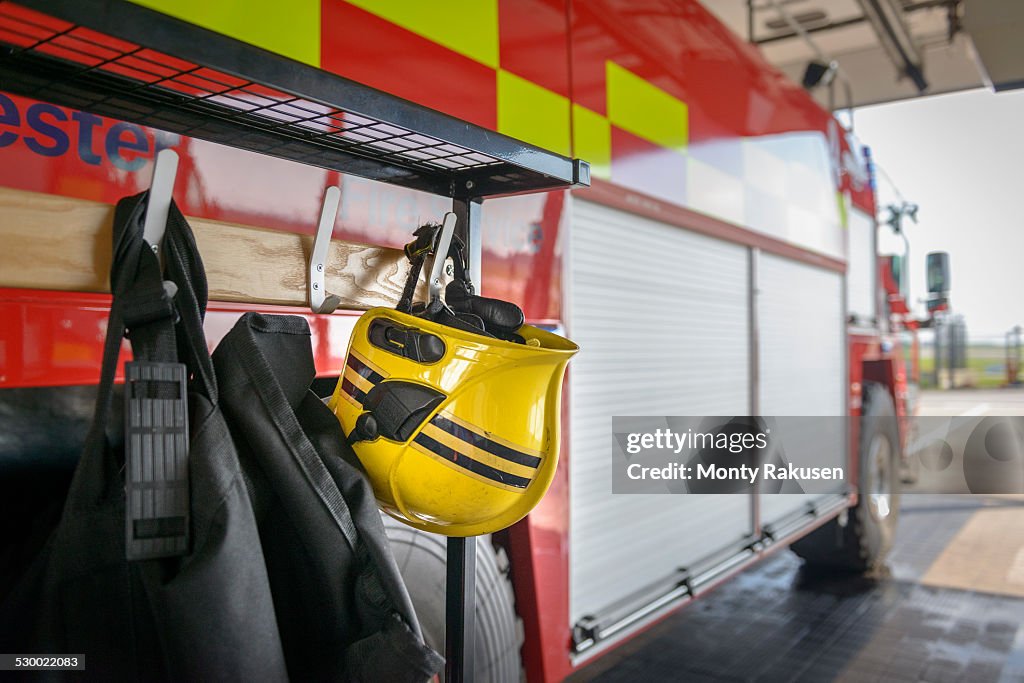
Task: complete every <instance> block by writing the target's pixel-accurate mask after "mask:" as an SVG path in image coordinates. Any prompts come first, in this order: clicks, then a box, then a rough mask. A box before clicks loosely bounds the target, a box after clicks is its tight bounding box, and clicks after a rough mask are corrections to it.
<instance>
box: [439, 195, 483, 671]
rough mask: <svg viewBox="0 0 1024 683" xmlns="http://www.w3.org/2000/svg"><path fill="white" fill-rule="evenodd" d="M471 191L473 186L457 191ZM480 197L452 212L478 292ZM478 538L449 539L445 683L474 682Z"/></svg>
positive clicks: (462, 201)
mask: <svg viewBox="0 0 1024 683" xmlns="http://www.w3.org/2000/svg"><path fill="white" fill-rule="evenodd" d="M455 189H456V192H458V190H460V189H464V190H468V191H471V190H472V189H473V188H472V186H471V185H469V186H467V187H465V188H455ZM482 208H483V205H482V200H481V199H480V198H478V197H467V198H462V197H459V198H456V199H455V200H453V202H452V211H454V212H455V216H456V217H457V219H458V221H457V222H456V224H455V234H456V235H458V236H459V237H460V238H461V239H462V240H463V242H464V243H465V245H466V252H465V253H466V261H467V263H466V265H467V270H468V271H469V277H470V279H471V280H472V281H473V286H474V287H475V288H476V291H477V293H479V292H480V253H481V244H480V216H481V212H482ZM475 608H476V538H474V537H472V536H470V537H468V538H455V537H449V539H448V570H447V576H446V581H445V640H444V656H445V667H444V674H445V683H472V681H473V654H474V649H475V634H476V623H475V617H476V614H475V612H474V609H475Z"/></svg>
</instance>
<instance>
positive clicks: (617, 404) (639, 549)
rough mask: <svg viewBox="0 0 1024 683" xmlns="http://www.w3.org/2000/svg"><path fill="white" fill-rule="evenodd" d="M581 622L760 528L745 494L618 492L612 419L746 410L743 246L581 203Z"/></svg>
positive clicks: (576, 379)
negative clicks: (752, 524) (754, 526)
mask: <svg viewBox="0 0 1024 683" xmlns="http://www.w3.org/2000/svg"><path fill="white" fill-rule="evenodd" d="M572 211H573V216H572V223H571V231H570V242H569V244H570V248H569V253H568V254H567V262H568V269H569V276H568V278H567V280H568V285H569V297H568V301H569V310H568V316H567V323H568V326H569V332H570V335H571V337H572V339H573V340H574V341H576V342H578V343H579V345H580V348H581V351H580V353H579V355H578V356H577V357H576V358H575V359H574V360H573V362H572V364H571V366H570V382H569V386H570V392H569V396H570V401H571V405H570V411H571V420H570V429H571V432H570V450H569V462H568V467H569V479H570V515H571V525H570V563H569V564H570V611H571V622H572V623H575V622H576V621H577V620H579V619H580V618H581V617H583V616H584V615H588V614H595V613H600V612H601V611H602V610H605V609H606V608H607V607H609V606H610V605H611V604H613V603H621V602H622V601H628V599H629V596H630V595H631V594H632V593H635V592H636V591H637V590H638V589H642V588H644V587H645V586H648V585H652V584H656V583H657V582H658V581H659V580H661V579H664V578H665V577H666V576H668V575H669V574H671V573H672V572H673V571H674V570H676V569H677V568H679V567H686V566H692V565H691V564H690V563H693V562H697V561H699V560H700V559H702V558H706V557H708V556H709V555H710V554H712V553H714V552H716V551H717V550H720V549H722V548H724V547H727V546H729V545H732V544H734V543H737V542H738V541H740V540H741V539H742V538H743V537H744V536H745V535H746V534H748V533H749V532H750V502H751V501H750V500H749V498H748V497H747V496H743V495H724V496H696V495H671V494H654V495H624V494H619V495H613V494H612V493H611V476H612V475H611V452H610V451H611V446H610V442H611V419H612V416H613V415H744V414H747V413H748V411H749V400H750V396H749V391H750V384H749V376H748V366H749V355H748V354H749V352H750V346H749V342H748V339H749V329H748V325H749V309H748V306H749V304H748V288H749V280H748V277H749V263H748V250H747V249H746V248H745V247H742V246H738V245H735V244H730V243H728V242H723V241H720V240H716V239H712V238H709V237H706V236H703V235H699V234H696V233H693V232H688V231H686V230H682V229H679V228H677V227H673V226H670V225H667V224H663V223H659V222H656V221H652V220H648V219H645V218H641V217H638V216H635V215H632V214H629V213H626V212H622V211H618V210H615V209H610V208H607V207H604V206H601V205H598V204H593V203H589V202H584V201H579V200H574V201H573V205H572Z"/></svg>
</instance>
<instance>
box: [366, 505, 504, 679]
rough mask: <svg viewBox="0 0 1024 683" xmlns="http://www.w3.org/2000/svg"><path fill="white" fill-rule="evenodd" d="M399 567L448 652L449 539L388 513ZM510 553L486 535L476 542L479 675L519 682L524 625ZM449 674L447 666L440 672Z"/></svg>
mask: <svg viewBox="0 0 1024 683" xmlns="http://www.w3.org/2000/svg"><path fill="white" fill-rule="evenodd" d="M381 517H382V518H383V519H384V530H385V531H386V532H387V535H388V539H389V540H390V541H391V550H392V552H393V553H394V556H395V561H396V562H397V563H398V569H399V571H400V572H401V574H402V579H403V580H404V581H405V585H406V588H408V590H409V596H410V597H411V598H412V603H413V607H414V608H415V610H416V616H417V618H418V619H419V622H420V628H421V629H422V630H423V638H424V640H426V642H427V645H429V646H430V647H432V648H433V649H434V650H436V651H437V652H439V653H441V654H442V655H443V654H444V634H445V623H444V612H445V610H444V607H445V605H444V593H445V566H446V539H445V537H444V536H438V535H437V534H429V533H426V532H423V531H418V530H416V529H413V528H412V527H408V526H406V525H404V524H402V523H401V522H399V521H397V520H394V519H392V518H391V517H389V516H387V515H384V514H382V515H381ZM514 604H515V602H514V597H513V593H512V583H511V581H510V580H509V577H508V558H507V557H506V556H505V553H504V551H502V550H498V549H496V548H495V547H494V545H493V544H492V543H491V538H490V536H480V537H478V538H477V543H476V650H475V651H474V668H475V674H476V680H478V681H493V682H494V683H518V682H519V681H520V680H521V678H522V661H521V658H520V654H519V650H520V648H521V647H522V637H521V635H520V634H521V633H522V628H521V626H520V622H519V618H518V617H517V616H516V611H515V607H514ZM440 678H441V680H442V681H443V680H444V674H443V672H442V674H441V676H440Z"/></svg>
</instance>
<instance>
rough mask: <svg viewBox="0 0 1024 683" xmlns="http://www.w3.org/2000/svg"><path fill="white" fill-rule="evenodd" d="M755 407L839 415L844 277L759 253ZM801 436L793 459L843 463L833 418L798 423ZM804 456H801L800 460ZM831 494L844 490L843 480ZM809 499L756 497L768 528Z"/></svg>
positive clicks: (843, 355)
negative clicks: (756, 395)
mask: <svg viewBox="0 0 1024 683" xmlns="http://www.w3.org/2000/svg"><path fill="white" fill-rule="evenodd" d="M756 270H757V290H758V293H757V321H758V334H759V342H760V343H759V353H758V363H759V370H760V383H759V406H760V411H759V412H760V413H761V414H762V415H766V416H783V415H789V416H801V417H813V416H839V415H844V414H845V400H846V399H845V396H846V384H845V381H844V378H843V374H844V373H843V369H844V368H845V367H846V363H845V358H846V343H845V337H844V330H845V321H844V316H843V305H842V302H843V279H842V274H840V273H837V272H834V271H830V270H824V269H822V268H817V267H815V266H810V265H807V264H804V263H799V262H797V261H792V260H789V259H785V258H781V257H778V256H774V255H772V254H761V255H760V257H759V259H758V262H757V268H756ZM804 424H805V428H804V434H805V435H806V439H805V440H804V441H803V443H802V444H799V445H798V446H797V448H798V451H799V452H796V453H792V454H791V455H792V456H793V459H794V460H800V461H804V462H806V461H807V460H810V461H813V462H814V463H815V464H818V465H820V466H823V467H831V466H839V465H842V464H843V463H844V462H845V452H846V447H845V434H844V433H843V432H842V431H839V430H837V429H836V426H837V424H838V421H837V420H829V421H823V420H806V421H804ZM801 456H802V457H801ZM835 488H836V491H841V490H842V489H843V484H842V482H839V483H837V484H836V487H835ZM810 500H811V498H810V497H809V496H804V495H787V494H776V495H764V496H761V521H762V523H763V524H767V525H771V524H772V523H773V522H777V521H779V520H780V519H782V518H784V517H785V516H786V515H787V514H790V513H792V512H794V511H796V510H799V509H800V508H801V507H802V506H805V505H806V504H807V503H808V502H809V501H810Z"/></svg>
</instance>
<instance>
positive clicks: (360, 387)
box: [341, 352, 387, 406]
mask: <svg viewBox="0 0 1024 683" xmlns="http://www.w3.org/2000/svg"><path fill="white" fill-rule="evenodd" d="M385 377H387V375H385V374H384V372H383V371H381V370H380V369H378V368H376V366H374V365H373V364H372V363H371V362H370V361H368V360H366V359H365V358H362V357H361V356H360V355H359V354H358V353H354V352H353V353H350V354H349V355H348V359H347V360H346V361H345V372H344V374H343V375H342V379H341V389H342V393H343V394H344V397H345V398H347V399H349V401H350V402H352V403H355V404H356V405H358V406H362V405H363V401H364V400H365V399H366V393H367V392H368V391H370V389H372V388H373V387H374V386H375V385H376V384H377V383H378V382H381V381H383V380H384V379H385Z"/></svg>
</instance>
